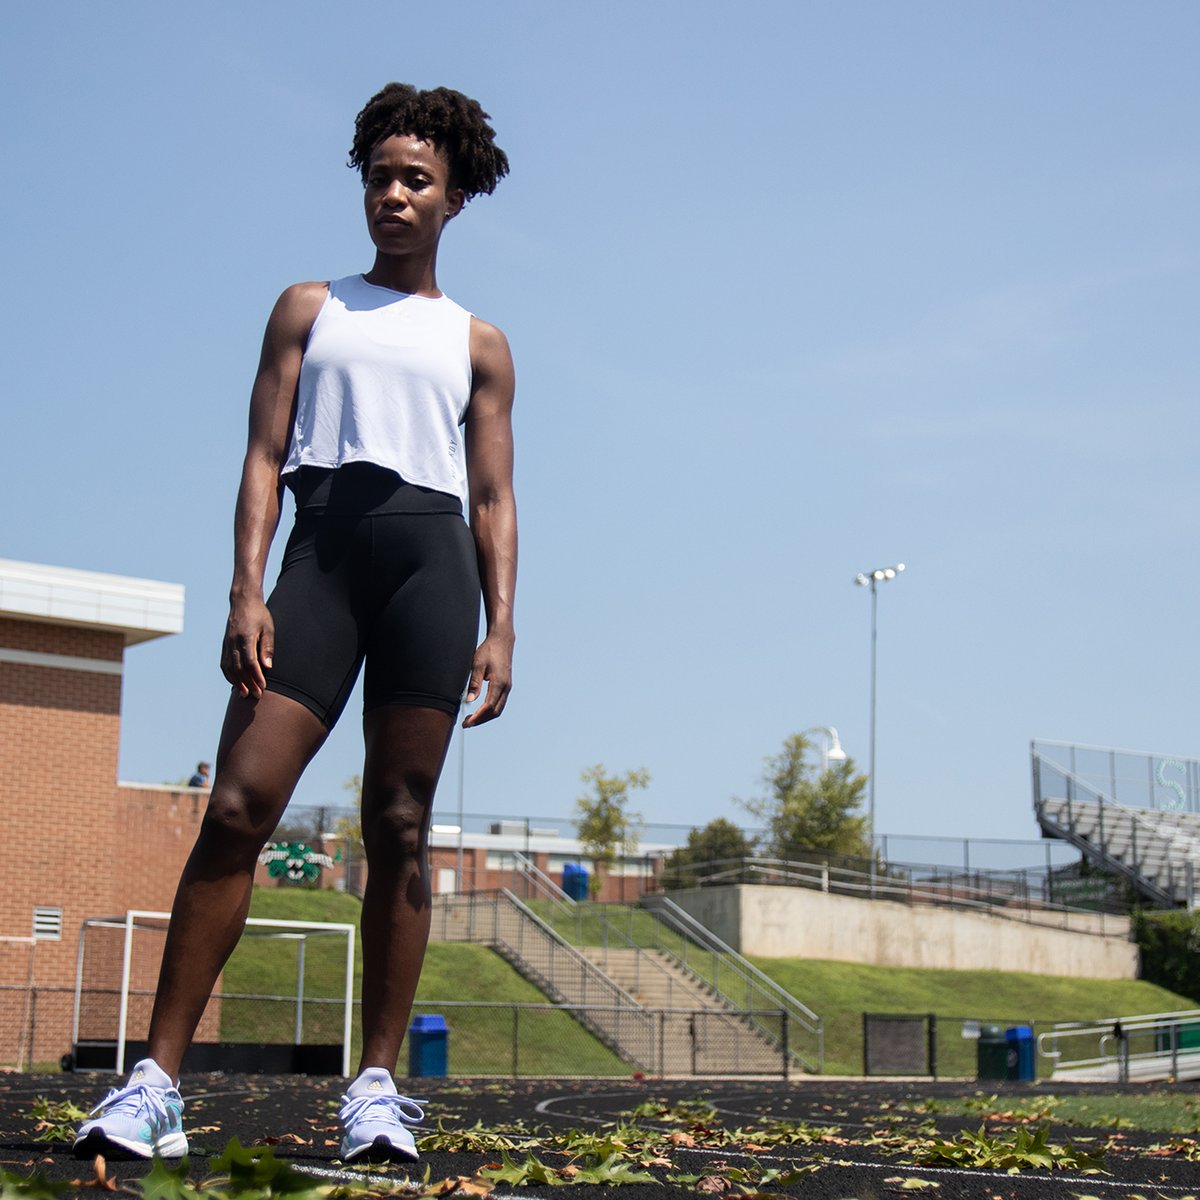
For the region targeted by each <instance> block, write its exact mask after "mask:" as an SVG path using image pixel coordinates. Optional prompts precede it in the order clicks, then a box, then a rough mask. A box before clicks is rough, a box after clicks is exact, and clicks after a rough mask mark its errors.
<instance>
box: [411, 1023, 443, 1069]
mask: <svg viewBox="0 0 1200 1200" xmlns="http://www.w3.org/2000/svg"><path fill="white" fill-rule="evenodd" d="M449 1039H450V1031H449V1029H447V1028H446V1018H445V1017H442V1016H439V1015H438V1014H437V1013H423V1014H422V1015H421V1016H419V1017H413V1019H412V1024H411V1025H410V1026H409V1027H408V1074H409V1078H410V1079H432V1078H437V1079H441V1078H444V1077H445V1075H446V1071H447V1063H448V1060H449V1053H448V1051H449Z"/></svg>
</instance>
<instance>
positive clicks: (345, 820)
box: [333, 775, 362, 845]
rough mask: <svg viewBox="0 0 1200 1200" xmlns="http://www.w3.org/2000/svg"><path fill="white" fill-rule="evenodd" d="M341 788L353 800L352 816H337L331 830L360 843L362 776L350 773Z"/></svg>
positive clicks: (339, 835)
mask: <svg viewBox="0 0 1200 1200" xmlns="http://www.w3.org/2000/svg"><path fill="white" fill-rule="evenodd" d="M342 790H343V791H345V792H349V793H350V796H351V798H352V799H353V801H354V816H352V817H350V816H345V817H338V819H337V824H336V825H334V827H333V832H334V834H335V835H336V836H337V837H340V838H349V839H350V840H351V841H353V842H356V843H357V844H358V845H362V776H361V775H351V776H350V778H349V779H347V780H346V781H345V782H344V783H343V784H342Z"/></svg>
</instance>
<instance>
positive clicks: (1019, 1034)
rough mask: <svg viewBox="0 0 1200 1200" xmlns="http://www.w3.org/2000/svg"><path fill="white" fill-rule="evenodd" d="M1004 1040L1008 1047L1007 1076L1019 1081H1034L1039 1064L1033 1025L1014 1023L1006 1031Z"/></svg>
mask: <svg viewBox="0 0 1200 1200" xmlns="http://www.w3.org/2000/svg"><path fill="white" fill-rule="evenodd" d="M1004 1041H1005V1044H1006V1046H1007V1048H1008V1054H1007V1056H1006V1061H1007V1067H1008V1075H1007V1077H1008V1078H1009V1079H1010V1080H1014V1081H1016V1082H1018V1083H1032V1082H1033V1081H1034V1080H1035V1079H1036V1078H1037V1065H1036V1062H1035V1059H1034V1053H1033V1050H1034V1042H1033V1027H1032V1026H1030V1025H1014V1026H1013V1027H1012V1028H1011V1029H1006V1030H1005V1031H1004Z"/></svg>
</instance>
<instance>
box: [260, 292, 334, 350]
mask: <svg viewBox="0 0 1200 1200" xmlns="http://www.w3.org/2000/svg"><path fill="white" fill-rule="evenodd" d="M328 295H329V284H328V283H317V282H306V283H293V284H292V285H291V286H290V287H286V288H284V289H283V291H282V292H281V293H280V296H279V299H278V300H276V301H275V309H274V311H273V312H272V313H271V322H270V323H271V325H272V326H274V327H275V328H276V329H277V330H278V331H280V332H294V333H296V334H298V335H300V337H301V338H302V339H306V338H307V337H308V333H309V330H311V329H312V325H313V322H314V321H315V320H316V319H317V313H319V312H320V311H321V306H322V305H323V304H324V303H325V298H326V296H328Z"/></svg>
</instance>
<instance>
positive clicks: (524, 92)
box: [0, 0, 1200, 837]
mask: <svg viewBox="0 0 1200 1200" xmlns="http://www.w3.org/2000/svg"><path fill="white" fill-rule="evenodd" d="M5 24H6V32H5V37H4V39H3V45H2V48H0V66H2V68H3V69H2V70H0V99H2V101H3V104H2V112H3V116H2V118H0V122H2V127H3V131H4V143H5V144H4V159H5V166H6V170H5V175H6V185H5V187H4V188H3V190H2V191H0V226H2V228H3V230H4V240H5V250H4V261H5V262H6V263H7V264H8V266H7V271H6V279H7V286H6V287H5V288H4V289H3V296H2V299H0V305H2V319H3V327H4V330H5V334H6V336H5V339H4V340H5V345H6V351H5V354H4V359H3V403H4V411H5V420H4V428H5V446H6V450H7V453H6V455H5V467H4V471H3V473H2V475H0V497H2V499H3V512H4V533H3V537H2V539H0V556H3V557H9V558H16V559H24V560H30V561H35V562H45V563H52V564H56V565H63V566H71V567H80V568H87V569H93V570H101V571H111V572H116V573H119V574H127V575H134V576H142V577H147V578H153V579H163V580H169V581H174V582H179V583H183V584H185V585H186V587H187V610H186V629H185V631H184V633H183V634H182V635H181V636H178V637H173V638H167V639H163V640H161V641H158V642H155V643H152V644H149V645H146V646H142V647H137V648H134V649H133V650H131V651H130V652H129V654H128V656H127V670H126V676H125V685H124V686H125V693H124V726H123V731H122V743H121V776H122V778H125V779H132V780H142V781H149V782H158V781H165V780H172V779H177V778H179V777H180V776H181V775H186V774H187V773H188V772H190V770H191V769H192V767H193V765H194V763H195V762H196V760H197V759H198V758H200V757H211V756H212V755H213V754H214V752H215V747H216V739H217V733H218V730H219V727H220V721H221V716H222V712H223V708H224V702H225V696H226V685H225V684H224V682H223V680H222V678H221V676H220V674H219V672H218V670H217V654H218V648H219V642H220V636H221V632H222V628H223V624H224V616H225V611H226V593H227V588H228V583H229V576H230V564H231V526H232V512H233V501H234V495H235V490H236V486H237V478H238V473H239V469H240V462H241V455H242V452H243V448H244V437H245V413H246V403H247V397H248V390H249V384H250V380H251V376H252V374H253V371H254V367H255V362H256V358H257V352H258V343H259V340H260V337H261V332H262V327H263V324H264V321H265V319H266V317H267V314H268V312H269V311H270V308H271V305H272V303H273V302H274V299H275V297H276V295H277V294H278V293H279V292H280V291H281V290H282V289H283V288H284V287H285V286H286V285H287V284H289V283H291V282H293V281H295V280H298V279H326V278H330V277H336V276H340V275H345V274H350V273H352V272H354V271H359V270H365V269H367V267H368V266H369V265H370V262H371V247H370V243H369V241H368V239H367V236H366V232H365V228H364V224H363V219H362V216H361V208H360V201H361V188H360V185H359V183H358V181H357V178H356V176H355V174H354V173H353V172H352V171H350V170H347V169H346V167H345V166H344V165H343V164H344V162H345V159H346V153H347V150H348V147H349V145H350V138H351V128H352V122H353V117H354V114H355V112H356V111H357V110H358V108H359V106H360V105H361V104H362V103H363V101H364V100H365V99H366V98H367V97H368V96H369V95H370V94H371V93H372V92H373V91H374V90H376V89H377V88H378V87H379V86H381V85H382V84H383V83H385V82H387V81H389V80H391V79H400V80H407V81H411V82H413V83H416V84H418V85H420V86H434V85H438V84H447V85H450V86H453V87H457V88H460V89H461V90H463V91H465V92H467V93H469V94H471V95H474V96H476V97H478V98H479V99H480V100H481V102H482V103H483V105H484V107H485V108H486V109H487V110H488V111H489V112H491V114H492V116H493V118H494V123H495V125H496V128H497V131H498V140H499V142H500V144H501V145H502V146H503V147H504V148H505V149H506V150H507V151H508V153H509V155H510V157H511V159H512V168H513V169H512V176H511V178H510V179H509V180H507V181H506V182H505V183H504V184H503V185H502V186H501V188H500V189H499V191H498V192H497V193H496V195H495V196H493V197H490V198H489V197H482V198H480V199H478V200H476V201H475V202H474V203H472V204H471V205H470V206H469V207H468V209H467V210H466V212H465V213H464V214H463V216H462V217H461V218H460V219H459V220H457V221H455V222H454V224H453V225H452V226H451V227H450V229H449V230H448V231H447V234H446V237H445V239H444V241H443V248H442V256H441V262H440V271H439V278H440V282H441V284H442V286H443V288H444V289H445V290H446V291H447V292H448V293H449V294H450V295H452V296H454V297H455V299H457V300H458V301H459V302H460V303H462V304H464V305H465V306H466V307H468V308H470V309H472V310H473V311H475V312H477V313H478V314H479V315H480V316H482V317H485V318H487V319H488V320H491V321H494V322H495V323H496V324H498V325H500V326H501V327H502V328H504V329H505V330H506V332H507V333H508V334H509V337H510V341H511V343H512V346H513V349H514V354H515V357H516V361H517V367H518V397H517V415H516V433H517V439H518V470H517V481H516V482H517V488H518V502H519V505H520V515H521V537H522V543H521V552H522V559H521V575H520V582H519V589H518V609H517V615H518V647H517V660H516V680H515V689H514V692H513V696H512V700H511V702H510V705H509V710H508V713H507V714H506V715H505V717H504V718H503V719H502V720H500V721H498V722H495V723H493V724H492V725H489V726H487V727H486V728H483V729H480V730H475V731H471V732H470V733H469V734H468V735H467V736H468V741H467V750H466V757H467V773H466V803H467V807H468V808H469V809H474V810H477V811H489V812H508V813H517V814H525V813H529V814H535V815H545V816H558V815H562V816H565V815H568V814H569V811H570V808H571V805H572V802H573V800H574V798H575V797H576V795H577V794H578V793H579V792H580V790H581V784H580V780H579V775H580V771H581V770H582V769H583V768H584V767H586V766H588V765H590V764H592V763H595V762H603V763H605V764H606V765H607V766H608V767H609V768H611V769H613V770H621V771H623V770H625V769H628V768H632V767H645V768H647V769H648V770H649V772H650V773H651V776H652V777H653V781H652V783H651V786H650V788H649V789H648V790H647V791H646V792H644V793H642V794H641V795H640V796H639V806H640V808H641V809H642V811H643V812H644V814H645V815H646V816H647V817H648V818H650V819H652V820H655V821H665V822H681V823H695V824H702V823H705V822H707V821H708V820H710V819H711V818H713V817H715V816H719V815H725V814H731V813H732V814H734V815H736V814H737V813H738V812H740V810H737V809H735V808H734V807H733V805H732V797H734V796H737V795H741V796H747V795H752V794H754V793H755V791H756V789H757V786H758V780H759V775H760V772H761V768H762V760H763V758H764V756H766V755H768V754H771V753H774V752H775V751H776V750H777V749H778V748H779V746H780V744H781V743H782V741H783V739H784V737H785V736H786V735H787V734H789V733H791V732H796V731H800V730H803V729H805V728H807V727H810V726H814V725H834V726H836V727H837V729H838V730H839V732H840V733H841V737H842V742H843V744H844V746H845V747H846V749H847V750H848V751H849V753H850V754H851V755H852V756H854V757H855V758H856V760H858V761H859V762H860V763H862V764H864V765H865V763H866V761H867V757H868V682H869V672H868V664H869V635H870V602H869V596H868V594H867V592H866V590H865V589H862V588H856V587H855V586H854V584H853V580H854V576H855V574H856V573H857V572H859V571H865V570H869V569H870V568H872V567H876V566H883V565H887V564H890V563H894V562H896V561H903V562H905V563H906V564H907V566H908V570H907V571H906V572H905V574H904V575H903V577H902V578H900V579H899V580H898V581H896V582H894V583H890V584H887V585H886V587H885V588H884V589H882V590H881V592H880V595H879V643H878V647H879V703H878V752H877V754H878V772H877V799H878V821H877V825H878V828H879V829H880V831H884V832H890V833H912V834H922V835H933V834H950V835H955V836H978V837H1008V836H1018V837H1032V836H1036V827H1035V824H1034V821H1033V817H1032V812H1031V804H1030V785H1029V769H1028V743H1029V740H1030V739H1031V738H1032V737H1035V736H1036V737H1045V738H1052V739H1062V740H1074V741H1081V742H1093V743H1101V744H1116V745H1119V746H1128V747H1132V748H1135V749H1144V750H1151V751H1161V752H1165V753H1171V754H1175V755H1180V756H1183V755H1188V756H1196V755H1200V731H1198V727H1197V712H1198V708H1200V691H1198V687H1197V678H1198V676H1200V672H1198V670H1197V668H1198V666H1200V662H1198V657H1200V656H1198V653H1197V645H1196V637H1195V626H1196V616H1195V614H1196V595H1197V585H1198V583H1200V566H1198V555H1197V546H1196V514H1197V504H1198V500H1200V494H1198V493H1200V485H1198V482H1197V471H1196V465H1197V449H1198V447H1200V437H1198V433H1200V430H1198V424H1200V421H1198V418H1197V383H1198V381H1200V370H1198V367H1197V354H1196V326H1197V317H1198V315H1200V312H1198V308H1200V305H1198V295H1197V291H1198V289H1197V267H1198V265H1200V252H1198V245H1197V223H1198V219H1197V214H1200V163H1198V158H1197V152H1198V150H1200V128H1198V127H1200V71H1198V70H1197V66H1196V47H1197V46H1198V45H1200V7H1198V6H1197V5H1195V4H1192V3H1169V2H1168V3H1146V4H1133V3H1126V4H1113V3H1105V2H1102V0H1087V2H1080V3H1075V2H1060V3H1049V4H1048V3H1045V2H1044V0H1034V2H1027V3H1022V2H1010V3H1003V4H1001V3H994V4H959V3H950V2H928V3H906V4H900V3H890V2H889V3H882V2H880V3H866V2H854V0H844V2H839V3H834V2H832V0H830V2H828V3H812V2H797V0H788V2H786V3H747V4H744V5H732V4H728V3H721V4H716V3H700V2H696V0H689V2H688V3H668V2H663V3H647V2H645V0H639V2H637V3H629V2H624V0H618V2H610V3H607V4H604V5H586V6H585V5H580V4H564V3H557V2H555V3H549V2H548V3H503V4H498V3H495V2H492V3H486V4H485V3H476V2H475V0H456V3H454V4H451V5H421V6H414V5H402V4H396V3H387V4H384V3H373V2H364V3H345V4H341V5H337V6H330V5H329V4H326V3H322V4H317V3H313V2H312V0H289V2H288V3H286V4H283V3H251V4H245V3H238V4H236V5H235V4H232V3H226V2H222V0H213V2H210V3H206V4H203V5H191V6H181V5H174V4H162V3H159V2H157V0H156V2H154V3H138V2H122V3H119V4H111V5H97V4H94V3H80V2H77V0H64V2H59V3H55V4H45V5H21V6H18V7H16V8H14V9H13V10H12V11H11V12H10V13H9V16H8V19H7V20H6V22H5ZM282 540H283V539H282V536H281V537H280V538H279V539H278V541H279V542H282ZM275 561H276V562H277V561H278V556H277V555H276V557H275ZM275 569H276V568H275V567H274V566H273V567H272V569H271V574H272V576H273V574H274V571H275ZM357 711H358V701H357V700H355V701H352V706H351V708H350V709H349V710H348V711H347V716H346V718H345V719H344V721H343V725H342V727H341V728H340V729H339V730H338V731H337V732H336V733H335V734H334V736H333V737H332V738H331V740H330V743H329V744H328V746H327V747H326V749H325V750H324V752H323V754H322V756H321V757H320V758H319V759H318V760H317V762H316V763H314V765H313V766H312V767H311V768H310V771H309V774H308V775H307V776H306V778H305V780H304V781H303V782H302V784H301V787H300V790H299V792H298V793H297V802H303V803H309V804H315V803H324V802H330V801H333V802H336V801H340V800H341V799H342V798H343V796H342V791H341V783H342V781H343V780H344V779H345V778H346V777H347V776H349V775H351V774H353V773H354V772H355V771H356V770H357V769H358V766H359V753H360V750H359V744H360V739H359V732H358V721H357ZM450 761H451V767H450V768H449V769H448V772H447V776H446V780H445V782H444V785H443V786H444V794H443V797H442V800H441V801H440V802H439V807H440V806H441V805H442V803H450V804H452V803H453V801H454V798H455V787H456V767H455V765H454V764H455V763H456V753H455V755H453V756H452V758H451V760H450ZM68 782H69V781H68Z"/></svg>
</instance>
